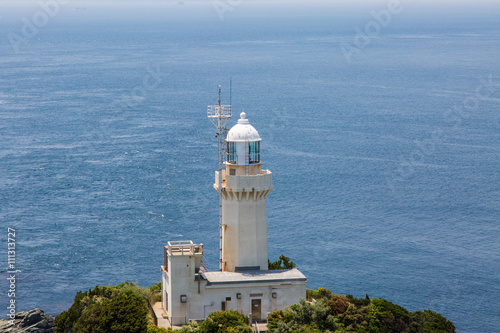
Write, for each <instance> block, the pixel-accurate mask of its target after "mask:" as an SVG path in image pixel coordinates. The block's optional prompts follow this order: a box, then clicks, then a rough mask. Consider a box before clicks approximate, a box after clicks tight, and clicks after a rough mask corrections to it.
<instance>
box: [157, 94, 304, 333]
mask: <svg viewBox="0 0 500 333" xmlns="http://www.w3.org/2000/svg"><path fill="white" fill-rule="evenodd" d="M207 115H208V118H209V119H210V120H211V121H212V122H213V123H214V125H215V126H216V127H217V129H218V132H217V135H216V137H217V138H218V151H219V159H218V160H219V167H218V170H217V171H215V183H214V188H215V189H216V190H217V192H218V194H219V269H218V270H217V271H209V270H207V268H206V265H205V262H206V260H205V258H204V253H203V244H201V243H199V244H195V243H193V241H190V240H186V241H169V242H168V245H166V246H165V247H164V255H163V265H162V266H161V276H162V280H161V281H162V282H161V283H162V309H163V317H168V322H169V324H168V325H169V326H172V325H185V324H187V323H189V322H190V321H191V320H200V319H204V318H206V317H207V316H208V315H209V314H210V313H211V312H214V311H226V310H236V311H240V312H242V313H244V314H246V315H248V317H249V318H250V319H251V320H252V321H257V320H262V319H266V318H267V317H268V315H269V314H270V313H271V312H273V311H276V310H283V309H284V308H285V307H286V306H289V305H292V304H295V303H298V302H299V300H300V298H305V297H306V284H307V278H306V277H305V276H304V274H302V272H300V271H299V270H298V269H296V268H294V269H282V270H268V257H267V217H266V200H267V197H268V196H269V193H270V192H271V191H272V190H273V181H272V173H271V172H270V171H269V170H264V169H263V168H262V161H261V158H260V152H261V151H260V148H261V138H260V136H259V132H257V130H256V129H255V128H254V127H253V126H252V125H251V124H250V121H249V120H248V119H247V115H246V114H245V113H244V112H242V113H241V114H240V119H238V122H237V123H236V124H235V125H234V126H233V127H232V128H231V129H230V130H229V131H228V130H227V128H226V124H227V123H228V121H229V120H230V119H231V118H232V107H231V105H222V104H221V99H220V86H219V101H218V104H216V105H211V106H209V107H208V111H207ZM209 184H211V181H210V179H207V185H208V186H210V185H209ZM200 222H201V223H203V221H200ZM214 236H215V235H214ZM214 238H215V237H214Z"/></svg>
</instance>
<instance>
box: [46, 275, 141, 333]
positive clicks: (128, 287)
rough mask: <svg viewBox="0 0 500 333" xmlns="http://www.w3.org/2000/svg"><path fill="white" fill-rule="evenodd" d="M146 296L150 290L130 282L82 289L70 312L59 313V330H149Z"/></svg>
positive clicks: (67, 332) (96, 332)
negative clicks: (87, 289)
mask: <svg viewBox="0 0 500 333" xmlns="http://www.w3.org/2000/svg"><path fill="white" fill-rule="evenodd" d="M146 295H147V291H145V290H144V289H142V288H140V287H138V286H137V284H133V283H129V282H125V283H122V284H120V285H118V286H111V287H104V286H97V287H95V288H94V289H91V290H89V291H88V292H78V293H77V294H76V297H75V299H74V303H73V305H72V306H71V307H70V308H69V309H68V311H64V312H62V313H61V314H59V315H58V316H56V318H55V324H56V329H55V332H56V333H72V332H78V333H80V332H81V333H87V332H88V333H100V332H130V333H135V332H146V330H147V321H148V317H147V315H148V307H147V296H146Z"/></svg>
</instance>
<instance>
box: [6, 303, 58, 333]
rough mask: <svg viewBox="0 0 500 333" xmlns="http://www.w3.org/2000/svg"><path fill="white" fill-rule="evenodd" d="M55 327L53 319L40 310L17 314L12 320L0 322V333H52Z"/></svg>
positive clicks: (7, 319)
mask: <svg viewBox="0 0 500 333" xmlns="http://www.w3.org/2000/svg"><path fill="white" fill-rule="evenodd" d="M55 327H56V326H55V324H54V318H53V317H52V316H50V315H48V314H46V313H45V312H43V311H42V310H41V309H34V310H30V311H22V312H17V313H16V314H15V317H14V319H11V318H4V319H1V320H0V332H5V333H17V332H25V333H52V332H54V329H55Z"/></svg>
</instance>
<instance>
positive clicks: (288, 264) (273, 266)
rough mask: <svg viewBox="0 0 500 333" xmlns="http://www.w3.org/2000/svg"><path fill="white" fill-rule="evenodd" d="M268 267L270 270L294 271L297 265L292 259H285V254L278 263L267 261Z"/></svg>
mask: <svg viewBox="0 0 500 333" xmlns="http://www.w3.org/2000/svg"><path fill="white" fill-rule="evenodd" d="M267 263H268V264H267V267H268V269H269V270H277V269H292V268H295V267H296V266H297V265H296V264H295V263H294V262H293V261H291V260H290V258H288V257H285V256H284V255H283V254H282V255H280V257H279V259H278V261H274V262H271V261H270V260H269V259H267Z"/></svg>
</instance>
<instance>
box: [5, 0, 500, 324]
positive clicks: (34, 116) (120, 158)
mask: <svg viewBox="0 0 500 333" xmlns="http://www.w3.org/2000/svg"><path fill="white" fill-rule="evenodd" d="M42 3H43V2H40V4H39V5H36V4H34V5H33V6H26V7H4V8H1V9H2V12H1V13H0V16H1V18H0V37H1V38H0V48H1V50H2V51H1V54H0V73H1V75H0V223H1V232H0V244H1V245H0V248H1V249H0V253H1V256H2V258H1V259H0V262H1V263H2V264H1V267H0V273H1V276H2V278H1V282H0V288H1V290H0V295H2V296H1V298H0V299H1V304H0V317H7V315H8V311H9V310H8V309H7V306H8V305H9V304H10V303H9V302H10V300H11V299H15V301H16V303H15V304H16V311H22V310H28V309H32V308H35V307H40V308H42V309H43V310H44V311H46V312H47V313H49V314H51V315H57V314H58V313H60V312H62V311H64V310H66V309H68V308H69V307H70V306H71V304H72V303H73V298H74V296H75V294H76V293H77V292H78V291H85V290H88V289H90V288H93V287H95V286H96V285H116V284H120V283H122V282H124V281H131V282H137V283H138V284H139V285H140V286H144V287H145V286H148V285H152V284H155V283H157V282H159V281H160V278H161V271H160V265H161V264H162V261H163V246H165V245H166V244H167V242H168V241H172V240H192V241H193V242H195V243H203V244H204V254H205V258H206V260H207V262H208V268H209V269H210V270H217V269H218V264H217V261H218V208H217V207H218V206H217V205H218V196H217V192H216V191H215V190H214V188H213V183H214V171H215V170H216V169H217V166H218V164H217V158H218V155H217V139H216V137H215V134H216V128H215V126H214V125H213V124H212V123H211V122H210V121H209V119H208V118H207V111H206V110H207V105H210V104H216V103H217V100H218V85H221V91H222V96H221V99H222V103H223V104H229V103H231V104H232V105H233V112H234V115H233V119H232V120H231V121H230V123H229V124H228V127H229V128H230V127H231V126H233V125H234V124H235V123H236V121H237V119H238V118H239V114H240V112H243V111H244V112H245V113H246V114H247V118H248V119H249V121H250V123H251V124H252V125H253V126H254V127H255V128H256V129H257V130H258V132H259V134H260V136H261V138H262V142H261V158H262V161H263V167H264V168H265V169H269V170H270V171H271V172H272V173H273V184H274V187H275V188H274V190H273V191H272V192H271V194H270V196H269V197H268V199H267V222H268V245H269V258H270V259H271V260H277V258H278V257H279V256H280V255H281V254H284V255H286V256H288V257H290V258H291V260H293V261H294V262H295V263H296V264H297V267H298V268H299V269H300V271H301V272H303V273H304V274H305V275H306V277H307V279H308V282H307V286H308V288H318V287H323V288H328V289H330V290H331V291H332V292H334V293H337V294H344V295H345V294H352V295H354V296H355V297H361V298H364V297H365V295H369V297H370V298H384V299H387V300H389V301H391V302H394V303H397V304H399V305H401V306H403V307H405V308H407V309H408V310H410V311H417V310H424V309H431V310H433V311H436V312H439V313H441V314H442V315H444V316H445V317H446V318H448V319H449V320H451V321H452V322H453V323H454V324H455V325H456V327H457V331H459V332H462V333H476V332H485V333H491V332H500V301H499V300H500V260H499V259H500V227H499V220H500V201H499V199H500V112H499V110H500V56H499V54H500V14H499V13H500V10H498V9H499V8H500V7H499V5H498V4H495V3H493V2H491V3H489V2H478V3H476V4H472V3H470V4H468V5H467V4H466V3H456V4H451V3H449V2H440V3H427V6H428V7H425V6H424V5H422V4H420V3H419V4H417V3H413V2H412V3H410V2H401V3H400V6H399V7H397V8H392V7H390V6H391V5H390V3H385V2H380V3H374V2H373V3H372V2H370V3H366V4H363V5H356V6H355V5H350V6H348V5H345V6H342V5H340V4H338V3H336V4H334V3H332V4H320V3H316V2H311V4H307V3H306V4H304V3H302V4H301V3H300V2H294V3H293V5H289V6H288V5H286V4H283V3H281V2H279V1H278V2H269V4H262V3H257V4H253V3H252V4H247V3H244V2H238V1H222V0H220V1H214V2H207V1H205V2H203V4H202V5H199V4H197V3H196V2H194V1H193V2H190V1H184V2H182V1H180V2H175V1H173V2H172V1H167V2H165V3H164V4H161V5H157V6H154V5H152V4H144V5H141V6H137V5H135V6H134V5H133V4H128V2H124V4H127V5H121V6H118V5H114V6H115V7H113V3H112V2H111V1H108V2H105V3H103V4H96V5H95V6H91V5H89V6H84V5H81V7H80V4H81V1H80V2H79V5H77V4H76V3H75V4H72V3H71V1H69V2H68V1H64V4H63V1H59V2H57V1H56V2H55V3H56V4H57V3H60V5H58V6H59V7H57V6H56V7H57V8H56V7H54V6H53V7H52V9H50V8H49V9H46V8H45V7H42V5H41V4H42ZM53 3H54V2H53ZM66 3H68V4H66ZM221 3H222V4H225V6H222V7H221V6H220V4H221ZM198 5H199V6H201V7H197V6H198ZM217 6H219V7H217ZM259 6H260V7H259ZM44 8H45V9H44ZM56 9H57V11H56ZM389 9H390V10H391V11H390V10H389ZM51 10H52V11H51ZM43 13H45V14H43ZM49 14H50V15H49ZM8 228H12V229H13V230H15V237H13V238H14V239H11V240H8ZM10 238H12V237H10ZM8 243H15V259H14V264H15V268H16V269H18V270H19V271H18V272H16V274H15V275H16V280H15V297H11V296H8V290H9V288H10V287H11V286H10V284H9V283H10V282H9V281H8V280H7V278H6V277H7V276H8V273H7V271H8V270H9V268H8V266H7V263H8V252H7V250H8Z"/></svg>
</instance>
